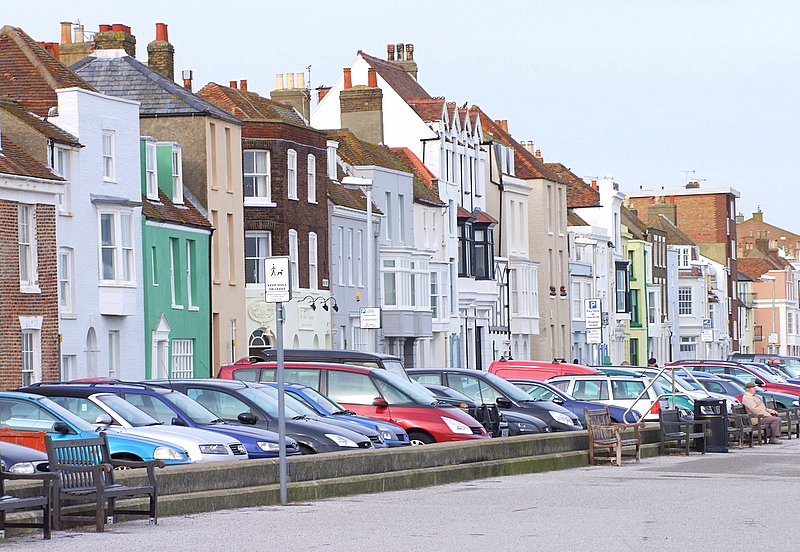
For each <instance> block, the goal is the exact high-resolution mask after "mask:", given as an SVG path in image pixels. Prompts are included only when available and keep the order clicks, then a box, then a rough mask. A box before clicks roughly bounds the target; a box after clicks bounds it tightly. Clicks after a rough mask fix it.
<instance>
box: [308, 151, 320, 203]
mask: <svg viewBox="0 0 800 552" xmlns="http://www.w3.org/2000/svg"><path fill="white" fill-rule="evenodd" d="M306 172H307V173H308V202H309V203H316V202H317V158H316V157H314V156H313V155H312V154H310V153H309V154H308V167H307V169H306Z"/></svg>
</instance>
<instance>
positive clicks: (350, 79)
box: [344, 67, 353, 90]
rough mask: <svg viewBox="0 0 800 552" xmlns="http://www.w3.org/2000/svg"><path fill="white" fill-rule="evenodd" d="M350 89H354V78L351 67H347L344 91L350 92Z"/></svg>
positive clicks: (345, 69)
mask: <svg viewBox="0 0 800 552" xmlns="http://www.w3.org/2000/svg"><path fill="white" fill-rule="evenodd" d="M350 88H353V77H352V76H351V74H350V68H349V67H345V68H344V89H345V90H348V89H350Z"/></svg>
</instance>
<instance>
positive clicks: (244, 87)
mask: <svg viewBox="0 0 800 552" xmlns="http://www.w3.org/2000/svg"><path fill="white" fill-rule="evenodd" d="M239 90H244V91H245V92H247V81H246V80H244V79H242V80H240V81H239Z"/></svg>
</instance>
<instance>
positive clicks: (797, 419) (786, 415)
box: [761, 396, 800, 440]
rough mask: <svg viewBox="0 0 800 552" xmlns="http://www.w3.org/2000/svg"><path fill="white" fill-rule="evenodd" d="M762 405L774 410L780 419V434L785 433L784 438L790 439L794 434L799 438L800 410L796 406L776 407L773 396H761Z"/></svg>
mask: <svg viewBox="0 0 800 552" xmlns="http://www.w3.org/2000/svg"><path fill="white" fill-rule="evenodd" d="M761 398H762V399H763V400H764V406H766V407H767V408H770V409H772V410H775V411H776V412H777V413H778V418H780V419H781V435H783V434H784V433H786V438H787V439H789V440H791V439H792V435H793V434H794V435H795V436H796V437H797V438H798V439H800V413H798V412H800V410H799V409H797V408H778V405H777V404H776V402H775V397H771V396H763V397H761Z"/></svg>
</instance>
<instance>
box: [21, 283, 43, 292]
mask: <svg viewBox="0 0 800 552" xmlns="http://www.w3.org/2000/svg"><path fill="white" fill-rule="evenodd" d="M19 292H20V293H31V294H35V293H42V288H40V287H39V286H37V285H36V284H20V285H19Z"/></svg>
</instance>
